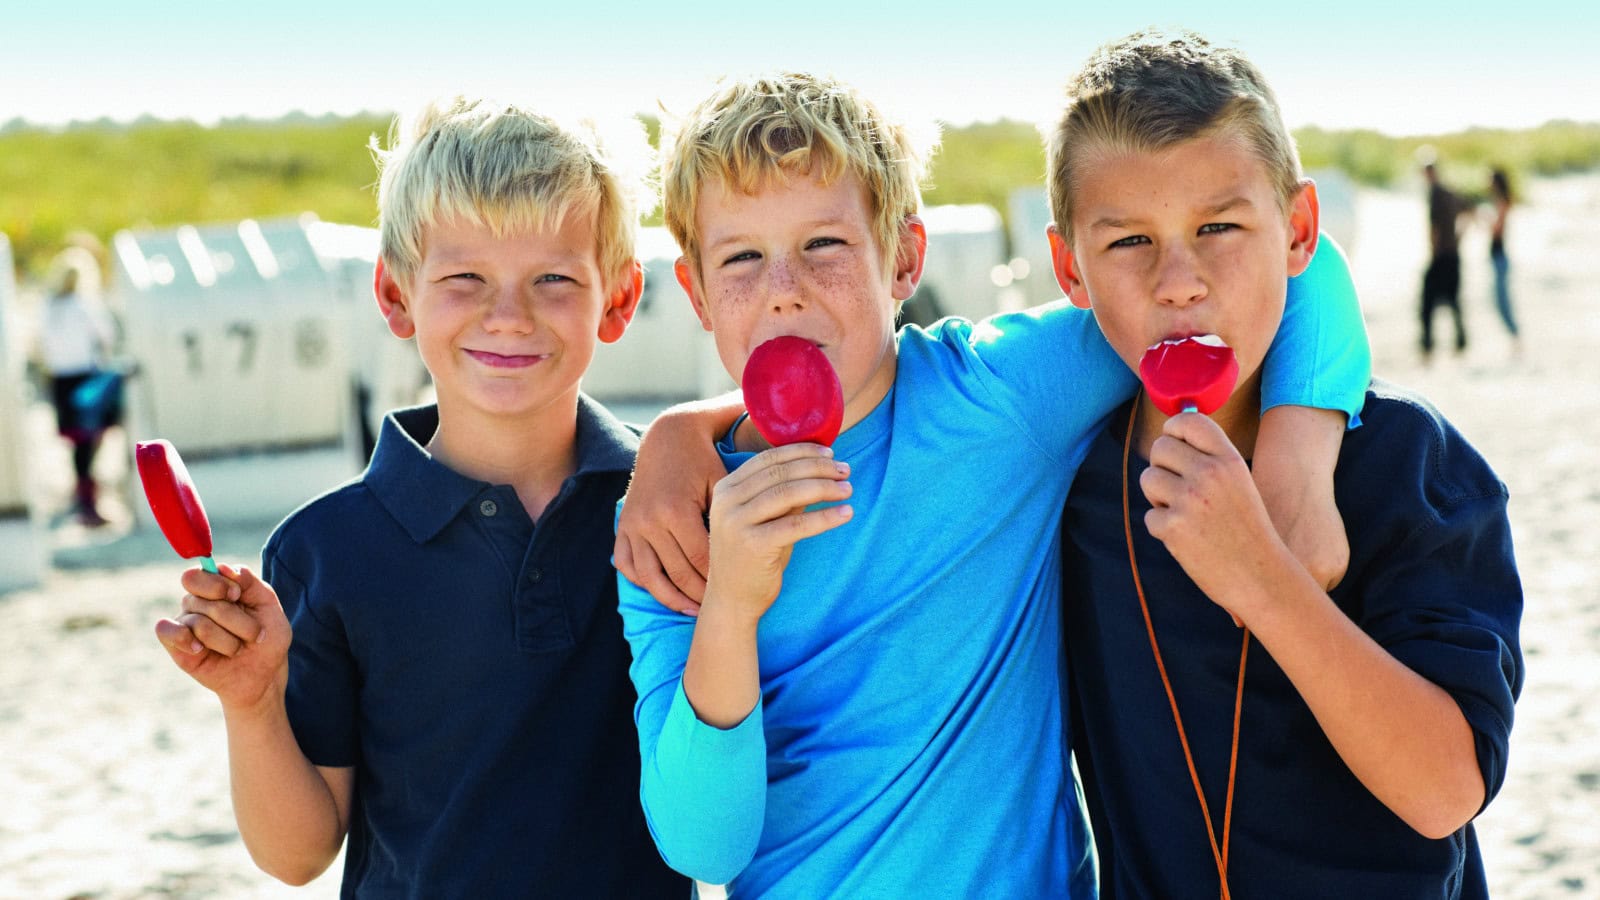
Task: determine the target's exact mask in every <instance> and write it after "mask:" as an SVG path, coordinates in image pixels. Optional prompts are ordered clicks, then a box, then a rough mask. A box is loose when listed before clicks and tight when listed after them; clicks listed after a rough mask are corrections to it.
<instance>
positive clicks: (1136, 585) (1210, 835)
mask: <svg viewBox="0 0 1600 900" xmlns="http://www.w3.org/2000/svg"><path fill="white" fill-rule="evenodd" d="M1138 416H1139V398H1138V397H1135V398H1134V405H1133V410H1132V411H1131V412H1130V413H1129V414H1128V431H1127V434H1126V435H1125V436H1124V437H1123V440H1122V533H1123V536H1124V537H1125V538H1126V539H1127V542H1128V565H1129V567H1130V568H1131V569H1132V570H1133V589H1134V592H1135V593H1137V594H1138V596H1139V610H1140V611H1141V612H1142V613H1144V627H1145V633H1146V634H1148V635H1149V636H1150V652H1151V653H1152V654H1153V655H1154V656H1155V660H1156V671H1157V672H1158V673H1160V675H1161V686H1162V687H1163V688H1165V689H1166V692H1167V704H1168V705H1169V706H1170V707H1171V708H1172V722H1173V724H1174V725H1176V726H1177V727H1178V743H1179V744H1181V745H1182V746H1183V761H1184V762H1185V763H1187V764H1188V766H1189V781H1190V782H1191V783H1192V784H1193V785H1194V795H1195V797H1196V798H1197V799H1198V800H1199V801H1200V814H1201V816H1202V817H1204V819H1205V823H1206V837H1207V839H1209V840H1210V841H1211V855H1212V858H1213V859H1214V860H1215V861H1216V863H1217V877H1218V879H1220V881H1221V884H1222V900H1232V898H1231V895H1230V894H1229V892H1228V838H1229V835H1230V833H1231V832H1232V830H1233V786H1234V776H1235V775H1236V774H1237V772H1238V762H1239V720H1240V713H1241V712H1242V711H1243V709H1244V666H1245V660H1246V658H1247V657H1248V656H1249V653H1250V630H1249V629H1245V631H1244V649H1243V650H1242V651H1240V654H1239V684H1238V687H1237V688H1236V689H1235V691H1234V697H1233V746H1232V748H1231V749H1230V750H1229V753H1228V793H1227V799H1226V800H1225V802H1224V805H1223V818H1222V847H1221V849H1218V847H1217V835H1216V831H1215V830H1214V829H1213V828H1212V825H1211V808H1210V807H1209V806H1208V805H1207V804H1206V793H1205V790H1204V789H1203V788H1201V786H1200V774H1199V772H1198V771H1197V770H1196V769H1195V765H1194V754H1193V753H1192V752H1190V750H1189V736H1188V734H1187V733H1185V732H1184V730H1183V717H1182V716H1180V715H1179V714H1178V698H1177V696H1176V695H1175V694H1174V693H1173V692H1172V681H1171V679H1169V678H1168V677H1167V665H1166V663H1165V662H1163V661H1162V659H1161V645H1160V644H1159V643H1158V642H1157V641H1156V629H1155V625H1154V624H1152V622H1151V620H1150V604H1149V602H1148V601H1146V600H1145V596H1144V584H1143V582H1142V581H1141V580H1140V578H1139V559H1138V556H1137V555H1136V554H1135V553H1134V549H1133V515H1132V511H1131V508H1130V503H1129V500H1128V457H1129V455H1130V450H1131V448H1132V446H1133V425H1134V422H1135V421H1136V420H1137V419H1138Z"/></svg>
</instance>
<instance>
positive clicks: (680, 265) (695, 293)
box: [672, 256, 711, 331]
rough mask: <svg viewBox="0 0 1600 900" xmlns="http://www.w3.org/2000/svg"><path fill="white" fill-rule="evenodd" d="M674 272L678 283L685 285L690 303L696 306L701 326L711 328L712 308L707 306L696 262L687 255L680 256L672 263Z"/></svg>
mask: <svg viewBox="0 0 1600 900" xmlns="http://www.w3.org/2000/svg"><path fill="white" fill-rule="evenodd" d="M672 274H673V276H674V277H676V278H677V279H678V284H680V285H683V292H684V293H685V294H688V295H689V303H691V304H692V305H693V306H694V314H695V315H697V316H699V317H700V327H701V328H704V329H705V330H707V331H710V330H711V310H710V308H709V307H707V306H706V298H705V295H704V294H703V293H701V291H700V274H699V272H697V271H696V270H695V264H694V263H693V262H692V261H691V260H690V259H689V257H687V256H680V257H678V259H677V261H676V262H674V263H673V264H672Z"/></svg>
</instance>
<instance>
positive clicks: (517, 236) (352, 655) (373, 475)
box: [156, 99, 689, 898]
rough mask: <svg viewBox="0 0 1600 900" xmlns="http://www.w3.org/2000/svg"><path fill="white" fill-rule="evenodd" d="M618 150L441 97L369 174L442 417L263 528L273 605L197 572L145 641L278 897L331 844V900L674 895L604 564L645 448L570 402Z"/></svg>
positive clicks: (613, 274)
mask: <svg viewBox="0 0 1600 900" xmlns="http://www.w3.org/2000/svg"><path fill="white" fill-rule="evenodd" d="M633 137H635V138H636V139H637V138H641V137H642V135H638V134H635V135H634V136H633ZM638 147H639V149H640V151H641V153H640V156H641V158H642V156H643V143H642V140H641V141H638ZM615 151H616V144H615V142H611V141H608V142H607V144H606V153H602V152H601V151H600V149H599V144H598V140H597V137H596V135H595V134H594V133H593V132H592V131H591V130H589V129H588V128H579V127H564V126H562V125H559V124H557V123H556V122H554V121H552V120H550V119H548V118H545V117H544V116H541V115H539V114H536V113H533V112H530V111H527V110H523V109H519V108H516V107H505V106H496V105H492V104H489V103H486V102H482V101H467V100H460V99H458V100H456V101H454V102H452V103H450V104H445V105H438V106H432V107H429V108H428V109H426V110H424V112H423V113H422V115H421V116H420V117H419V119H418V121H417V122H416V123H415V124H414V125H413V127H412V128H410V129H409V130H408V131H407V132H406V133H405V134H404V135H403V136H401V137H400V139H399V141H398V144H397V146H394V147H392V148H391V149H390V150H388V151H386V152H381V153H380V159H381V167H382V180H381V184H380V189H379V200H378V202H379V210H380V232H381V242H382V244H381V249H380V259H379V262H378V267H377V272H376V279H375V289H376V293H377V300H378V307H379V310H380V311H381V313H382V314H383V316H384V317H385V319H386V320H387V321H388V324H389V328H390V330H391V331H392V332H393V333H394V334H395V336H396V337H399V338H402V339H408V338H415V339H416V343H417V347H418V350H419V352H420V353H421V355H422V359H423V362H424V363H425V364H426V365H427V367H428V370H429V372H430V373H431V374H432V376H433V381H434V385H435V388H436V390H437V394H438V403H437V405H434V406H428V407H423V408H419V409H411V410H402V411H399V412H396V413H393V414H391V415H390V416H389V417H388V418H387V419H386V420H385V422H384V425H383V431H382V435H381V437H380V438H379V441H378V445H377V450H376V452H375V454H374V456H373V460H372V463H371V465H370V466H369V467H368V469H367V471H366V472H365V473H364V474H363V475H362V476H361V477H360V478H359V479H357V480H356V481H353V482H351V483H349V484H346V485H344V486H342V487H339V488H337V489H335V490H333V491H331V492H329V493H327V494H325V495H323V496H321V497H319V498H317V499H315V500H313V501H311V502H310V503H308V504H307V505H306V506H304V507H302V508H301V509H300V510H298V511H296V512H295V513H293V514H292V515H290V516H289V518H287V519H286V520H285V521H284V522H283V523H282V524H281V525H280V526H279V527H278V529H277V531H276V532H275V533H274V534H273V535H272V537H271V538H270V539H269V541H268V542H267V546H266V548H265V549H264V550H263V552H262V564H263V575H264V578H265V580H261V579H258V578H256V577H255V576H254V575H253V574H251V573H250V572H249V571H248V570H243V569H241V570H237V571H236V570H233V569H231V568H227V567H224V568H223V572H222V575H220V576H219V575H208V574H206V573H204V572H202V571H201V570H198V569H194V570H190V571H189V572H186V573H185V574H184V577H183V585H184V588H185V589H186V590H187V591H189V594H188V595H187V596H185V597H184V598H183V612H182V614H181V615H180V616H178V617H177V619H176V620H164V621H162V622H161V623H160V624H159V625H158V626H157V629H156V630H157V634H158V635H159V637H160V638H161V641H162V643H163V644H164V645H165V646H166V648H167V651H168V653H169V654H170V655H171V656H172V659H173V660H174V661H175V662H176V663H177V664H178V666H179V667H180V668H182V669H183V670H184V671H186V672H188V673H189V674H190V675H191V676H192V677H194V678H195V680H196V681H199V682H200V683H201V684H203V685H205V686H206V687H208V688H210V689H211V690H213V691H215V692H216V693H217V695H218V698H219V699H220V700H221V701H222V708H223V716H224V719H225V721H226V723H227V731H228V751H229V764H230V771H231V776H232V787H233V803H234V813H235V816H236V817H237V819H238V822H239V831H240V834H241V835H242V837H243V838H244V841H245V845H246V847H247V848H248V849H249V851H250V854H251V856H252V857H253V858H254V859H255V860H256V863H257V864H258V865H260V866H261V868H262V869H264V870H265V871H267V872H268V873H270V874H272V875H274V876H276V877H278V878H280V879H282V880H284V881H287V882H289V883H292V884H302V883H304V882H306V881H309V880H311V879H312V878H315V877H316V876H317V875H318V874H320V873H321V872H322V871H323V870H325V869H326V868H327V866H328V864H329V863H330V862H331V861H332V860H333V858H334V857H335V856H336V854H337V853H338V851H339V847H340V844H341V843H342V842H343V841H344V840H345V837H346V835H347V834H348V836H349V847H348V850H347V853H346V858H345V872H344V882H343V895H344V896H347V897H367V896H373V897H376V896H382V897H397V896H404V897H417V898H424V897H426V898H433V897H528V896H585V897H593V896H599V897H626V898H636V897H686V896H688V894H689V887H688V883H687V881H686V880H684V879H683V878H682V877H681V876H678V875H676V874H674V873H672V872H671V871H670V870H668V869H667V867H666V866H665V865H664V864H663V863H662V862H661V859H660V857H659V855H658V854H657V853H656V850H655V847H654V845H653V843H652V841H651V838H650V835H649V832H648V830H647V828H646V827H645V824H644V818H643V814H642V812H641V810H640V808H639V802H638V790H639V757H638V749H637V748H638V744H637V736H636V735H635V733H634V730H633V723H632V708H633V703H634V699H635V697H634V692H633V689H632V686H631V684H630V682H629V680H628V663H629V654H628V648H627V645H626V643H625V642H624V640H623V635H622V624H621V621H620V620H619V618H618V616H617V611H616V607H617V598H616V582H615V575H614V573H613V571H612V569H611V566H610V562H609V554H610V549H611V521H612V514H613V510H614V508H615V505H616V502H617V499H618V498H619V497H620V496H621V495H622V493H623V490H624V488H625V487H626V485H627V478H628V472H629V469H630V467H631V465H632V461H633V456H634V452H635V450H636V448H637V435H636V433H635V432H634V431H632V430H630V429H629V428H628V427H626V426H624V425H622V424H621V423H619V422H618V421H617V420H616V419H615V418H613V417H612V416H611V415H610V414H609V413H608V412H607V411H606V410H605V409H604V408H603V407H601V406H600V405H599V404H597V403H594V402H593V401H591V400H589V399H588V398H587V397H584V396H582V395H581V394H580V393H579V379H580V378H582V376H583V373H584V370H585V369H586V368H587V367H588V365H589V361H590V359H591V358H592V356H593V354H594V349H595V344H596V341H597V340H598V341H615V340H616V339H618V338H619V337H621V336H622V333H623V331H624V329H625V328H626V327H627V324H628V322H629V321H630V319H631V317H632V315H633V312H634V310H635V307H636V305H637V303H638V300H639V292H640V286H641V277H642V276H641V269H640V267H639V264H638V262H637V261H636V260H635V258H634V233H635V230H636V226H637V222H638V208H637V206H636V198H635V194H636V191H635V189H634V186H633V181H634V179H631V178H630V177H629V176H628V173H627V171H626V169H625V168H623V167H621V166H620V165H619V160H618V158H617V157H615V155H614V154H615ZM280 598H281V600H282V606H281V607H280V605H279V599H280ZM291 627H292V634H293V642H292V645H291V641H290V637H291Z"/></svg>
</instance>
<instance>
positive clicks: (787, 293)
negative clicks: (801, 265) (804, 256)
mask: <svg viewBox="0 0 1600 900" xmlns="http://www.w3.org/2000/svg"><path fill="white" fill-rule="evenodd" d="M767 303H768V304H769V305H770V306H771V308H772V311H773V312H785V311H787V310H791V309H800V308H802V307H804V306H805V303H806V301H805V291H804V290H803V289H802V288H801V286H800V279H799V278H797V277H796V275H795V271H794V263H793V262H791V261H789V260H786V259H776V260H773V261H772V264H771V266H770V267H769V268H768V270H767Z"/></svg>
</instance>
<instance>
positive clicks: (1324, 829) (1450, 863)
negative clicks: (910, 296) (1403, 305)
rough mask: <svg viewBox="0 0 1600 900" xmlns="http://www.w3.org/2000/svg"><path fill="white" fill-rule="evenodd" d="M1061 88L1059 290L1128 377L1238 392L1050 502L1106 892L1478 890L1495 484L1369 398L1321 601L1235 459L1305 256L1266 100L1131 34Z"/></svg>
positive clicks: (1148, 415) (1114, 453)
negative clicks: (1209, 358) (1171, 356)
mask: <svg viewBox="0 0 1600 900" xmlns="http://www.w3.org/2000/svg"><path fill="white" fill-rule="evenodd" d="M1068 96H1069V101H1068V106H1067V109H1066V111H1065V113H1064V115H1063V117H1062V119H1061V122H1060V124H1059V125H1058V126H1057V128H1056V129H1055V132H1054V135H1053V138H1052V140H1051V142H1050V154H1049V155H1050V166H1049V180H1050V193H1051V201H1052V207H1053V212H1054V215H1055V221H1056V223H1057V224H1056V225H1055V226H1052V232H1051V248H1052V254H1053V261H1054V264H1055V265H1054V267H1055V270H1056V274H1057V277H1058V279H1059V280H1060V282H1061V284H1062V287H1063V288H1064V289H1065V290H1066V291H1067V292H1068V294H1069V295H1070V296H1071V297H1072V299H1073V301H1074V302H1075V303H1077V304H1078V305H1079V306H1083V307H1092V308H1093V310H1094V313H1095V316H1096V318H1097V319H1098V321H1099V323H1100V326H1101V328H1102V329H1103V330H1104V331H1105V334H1106V337H1107V338H1108V339H1109V340H1110V342H1111V344H1112V346H1113V347H1114V348H1115V349H1116V350H1117V352H1118V354H1119V355H1120V356H1121V357H1122V359H1123V360H1124V362H1126V363H1127V364H1128V365H1129V366H1130V367H1134V368H1135V369H1137V366H1138V363H1139V361H1140V359H1141V357H1142V355H1143V353H1144V351H1145V349H1146V348H1147V347H1149V346H1151V345H1153V344H1156V343H1158V342H1160V341H1163V340H1166V339H1170V338H1183V337H1189V336H1194V335H1199V334H1206V333H1212V334H1216V335H1218V336H1220V337H1222V338H1223V339H1224V340H1225V341H1226V342H1227V343H1228V344H1229V345H1230V346H1231V347H1233V348H1234V350H1235V351H1236V353H1237V358H1238V361H1239V365H1240V372H1241V378H1240V381H1239V383H1238V386H1237V387H1236V389H1235V390H1234V392H1233V394H1232V396H1231V397H1230V398H1229V399H1228V401H1227V403H1226V405H1224V406H1223V407H1222V408H1220V409H1218V410H1217V411H1216V412H1215V413H1214V414H1213V416H1212V418H1207V417H1206V416H1203V415H1200V414H1198V413H1195V412H1183V413H1180V414H1178V415H1176V416H1173V417H1168V416H1166V415H1164V414H1163V413H1162V412H1161V411H1160V410H1159V409H1157V408H1156V406H1155V405H1154V404H1153V403H1152V402H1151V401H1150V399H1149V398H1148V397H1147V396H1141V397H1140V398H1138V399H1136V400H1135V401H1134V403H1133V404H1132V406H1131V407H1130V408H1128V409H1127V410H1125V411H1124V412H1123V413H1122V414H1120V415H1119V416H1116V417H1114V420H1113V422H1112V423H1111V425H1110V426H1109V427H1108V429H1107V430H1106V431H1105V432H1104V433H1103V434H1102V435H1101V437H1100V439H1099V440H1098V441H1097V442H1096V443H1094V444H1093V446H1092V447H1091V448H1090V450H1089V454H1088V457H1087V459H1086V460H1085V461H1084V463H1083V466H1082V468H1081V469H1080V470H1079V476H1078V478H1077V480H1076V481H1075V482H1074V483H1073V489H1072V492H1071V494H1070V497H1069V499H1068V504H1067V509H1066V520H1065V529H1064V533H1065V538H1064V554H1063V566H1062V568H1063V571H1064V573H1065V577H1064V582H1063V589H1064V592H1065V595H1066V606H1065V609H1064V613H1063V619H1064V623H1065V625H1064V628H1065V632H1066V638H1067V647H1068V653H1067V657H1068V659H1069V660H1070V661H1071V666H1072V673H1073V678H1072V679H1071V681H1072V685H1073V700H1072V702H1073V706H1074V719H1075V722H1076V724H1075V725H1074V727H1072V729H1071V734H1072V742H1073V748H1074V751H1075V753H1076V755H1077V759H1078V762H1079V765H1080V768H1081V769H1082V772H1083V775H1084V786H1085V790H1086V794H1087V799H1088V806H1089V810H1090V816H1091V819H1092V822H1093V826H1094V834H1095V842H1096V846H1097V848H1098V851H1099V854H1100V864H1101V875H1102V877H1101V892H1102V896H1104V897H1180V896H1182V897H1203V896H1217V895H1219V894H1220V895H1221V896H1223V897H1225V898H1227V897H1232V898H1247V897H1263V898H1281V897H1329V898H1349V897H1384V898H1400V897H1419V898H1420V897H1435V898H1437V897H1484V896H1487V889H1486V886H1485V876H1484V872H1483V865H1482V859H1481V857H1480V855H1479V852H1478V847H1477V841H1476V838H1475V836H1474V834H1473V830H1472V826H1471V824H1469V823H1470V822H1471V820H1472V818H1473V817H1474V816H1476V815H1477V813H1478V812H1479V811H1480V810H1481V809H1483V807H1484V806H1485V805H1486V804H1487V803H1488V801H1489V800H1490V799H1491V798H1492V797H1493V796H1494V794H1495V792H1496V791H1497V790H1498V789H1499V788H1500V785H1501V784H1502V782H1503V780H1504V775H1505V764H1506V750H1507V741H1508V738H1509V732H1510V727H1511V719H1512V711H1513V704H1514V702H1515V699H1516V697H1517V695H1518V693H1519V692H1520V690H1521V686H1522V660H1521V653H1520V648H1519V644H1518V636H1517V631H1518V621H1519V619H1520V615H1521V608H1522V592H1521V586H1520V582H1519V580H1518V576H1517V571H1516V563H1515V560H1514V558H1513V555H1512V548H1511V536H1510V528H1509V524H1508V522H1507V519H1506V490H1505V487H1504V485H1503V484H1502V483H1501V482H1500V481H1499V479H1498V478H1496V477H1495V474H1494V473H1493V472H1492V471H1491V470H1490V468H1489V466H1488V465H1487V464H1486V463H1485V462H1484V460H1483V459H1482V458H1481V457H1480V456H1479V455H1478V454H1477V452H1476V451H1474V450H1473V448H1472V447H1471V446H1470V445H1468V443H1467V442H1466V440H1465V439H1463V438H1462V436H1461V435H1460V434H1459V433H1458V432H1456V431H1455V429H1453V428H1452V427H1451V426H1450V425H1449V423H1447V422H1446V421H1445V420H1444V419H1443V417H1441V416H1440V415H1439V413H1438V412H1437V411H1436V410H1434V409H1433V408H1432V407H1431V406H1429V405H1428V404H1427V403H1426V402H1425V401H1423V400H1421V399H1420V398H1418V397H1417V396H1415V395H1413V394H1409V393H1407V392H1405V391H1403V390H1400V389H1398V388H1394V387H1392V386H1389V385H1385V384H1382V383H1375V384H1374V385H1373V386H1372V388H1371V390H1370V391H1369V392H1368V394H1367V398H1366V403H1365V406H1364V408H1363V409H1362V411H1361V413H1360V415H1361V418H1362V420H1363V421H1364V425H1363V426H1362V427H1361V428H1359V429H1356V430H1353V431H1351V432H1350V433H1349V434H1347V435H1346V437H1345V440H1344V443H1343V446H1342V449H1341V452H1340V455H1339V462H1338V465H1337V467H1336V470H1335V476H1334V481H1335V484H1334V491H1335V496H1336V498H1337V500H1338V504H1339V508H1340V510H1341V512H1342V513H1343V515H1344V518H1345V521H1346V522H1347V523H1348V532H1349V537H1350V562H1349V567H1348V569H1347V571H1346V574H1345V577H1344V579H1343V581H1342V583H1340V584H1339V585H1338V586H1337V587H1336V588H1334V589H1333V590H1332V592H1331V594H1330V593H1327V592H1325V591H1324V590H1323V589H1322V588H1321V587H1320V586H1319V585H1318V584H1317V582H1316V581H1314V580H1312V578H1311V577H1310V576H1308V575H1307V574H1306V572H1305V570H1304V569H1302V568H1301V566H1300V565H1299V564H1298V563H1296V561H1295V559H1294V558H1293V557H1292V556H1291V555H1290V553H1289V552H1288V550H1287V549H1286V548H1285V547H1284V546H1283V544H1282V542H1281V541H1280V540H1279V539H1278V537H1277V535H1276V533H1275V532H1274V529H1273V528H1272V524H1271V522H1270V521H1269V520H1268V517H1267V514H1266V512H1265V511H1264V509H1263V507H1262V504H1261V500H1260V496H1259V494H1258V492H1257V491H1256V488H1255V487H1254V485H1253V483H1252V481H1251V477H1250V471H1249V468H1248V464H1247V463H1246V460H1247V459H1249V458H1250V456H1251V453H1252V451H1253V449H1254V446H1255V440H1256V435H1257V425H1258V421H1259V412H1258V410H1259V405H1260V385H1261V382H1260V374H1259V368H1258V366H1259V364H1260V362H1261V359H1262V357H1263V355H1264V354H1265V352H1266V349H1267V347H1268V345H1269V344H1270V343H1271V342H1272V340H1273V338H1274V334H1275V333H1276V331H1277V329H1278V322H1279V319H1280V317H1281V315H1282V312H1283V301H1284V275H1285V273H1286V272H1287V273H1288V274H1290V275H1293V274H1294V273H1295V272H1297V271H1299V270H1300V269H1301V268H1303V267H1304V266H1305V265H1306V261H1307V260H1308V259H1309V258H1310V256H1311V254H1312V253H1313V251H1314V249H1315V245H1316V238H1317V205H1316V194H1315V188H1314V186H1313V185H1312V184H1311V183H1310V182H1309V181H1305V180H1303V179H1302V178H1301V175H1300V168H1299V163H1298V160H1297V158H1296V156H1295V151H1294V145H1293V142H1292V140H1291V139H1290V137H1289V136H1288V133H1287V131H1286V130H1285V129H1284V127H1283V124H1282V120H1281V118H1280V115H1279V112H1278V109H1277V103H1276V101H1275V100H1274V99H1273V96H1272V94H1271V91H1270V89H1269V88H1268V87H1267V85H1266V83H1265V81H1264V80H1263V79H1262V77H1261V75H1260V73H1259V72H1258V71H1257V70H1256V69H1255V68H1254V66H1253V65H1251V64H1250V63H1249V62H1248V61H1247V60H1246V59H1244V57H1243V56H1242V55H1241V54H1239V53H1237V52H1235V51H1231V50H1226V49H1222V48H1218V47H1214V46H1212V45H1210V44H1208V43H1207V42H1206V41H1205V40H1204V39H1202V38H1199V37H1198V36H1195V35H1189V34H1176V35H1173V34H1158V33H1148V32H1147V33H1141V34H1136V35H1133V36H1131V37H1129V38H1126V39H1123V40H1122V41H1119V42H1114V43H1113V44H1111V45H1108V46H1106V47H1103V48H1101V50H1099V51H1097V52H1096V54H1095V55H1094V56H1093V57H1092V58H1091V59H1090V61H1089V63H1088V64H1087V65H1086V67H1085V68H1084V69H1083V70H1082V72H1080V74H1079V75H1078V76H1077V77H1076V78H1075V79H1074V80H1073V81H1072V83H1071V84H1070V85H1069V88H1068ZM1241 626H1242V627H1241ZM1141 698H1142V699H1141ZM1219 888H1220V890H1219Z"/></svg>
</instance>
